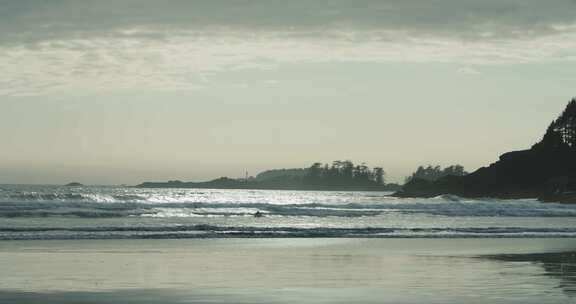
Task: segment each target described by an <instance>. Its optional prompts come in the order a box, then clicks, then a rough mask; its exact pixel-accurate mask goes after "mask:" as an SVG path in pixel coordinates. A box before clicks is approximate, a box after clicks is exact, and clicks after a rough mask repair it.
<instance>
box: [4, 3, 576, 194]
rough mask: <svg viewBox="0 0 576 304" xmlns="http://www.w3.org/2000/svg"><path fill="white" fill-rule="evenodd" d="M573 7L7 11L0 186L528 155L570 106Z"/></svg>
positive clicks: (481, 162) (209, 6) (408, 167)
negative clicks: (336, 163)
mask: <svg viewBox="0 0 576 304" xmlns="http://www.w3.org/2000/svg"><path fill="white" fill-rule="evenodd" d="M575 8H576V1H574V0H552V1H546V2H542V1H536V0H528V1H517V0H498V1H497V0H487V1H471V0H470V1H458V0H439V1H416V0H387V1H376V0H373V1H370V0H361V1H354V2H352V1H344V0H317V1H314V2H311V1H304V0H295V1H289V2H286V1H275V0H267V1H265V0H245V1H244V0H243V1H223V0H211V1H180V0H170V1H153V0H115V1H112V0H100V1H95V0H86V1H72V0H57V1H40V0H22V1H10V0H0V69H1V70H2V71H3V73H1V74H0V109H2V110H1V111H0V138H2V144H1V145H0V183H12V184H15V183H33V184H61V183H67V182H71V181H78V182H81V183H86V184H136V183H139V182H143V181H150V180H158V181H160V180H168V179H180V180H191V181H195V180H207V179H212V178H217V177H220V176H229V177H242V176H244V174H245V172H246V171H248V172H249V173H250V174H251V175H255V174H257V173H259V172H261V171H263V170H266V169H274V168H298V167H307V166H309V165H310V164H312V163H313V162H331V161H333V160H346V159H349V160H352V161H354V162H357V163H360V162H365V163H366V164H368V165H370V166H381V167H383V168H384V169H385V170H386V172H387V173H388V176H387V177H388V178H387V180H388V181H391V182H398V181H402V180H403V178H404V177H405V176H407V175H409V174H410V173H411V172H412V171H413V170H414V169H416V167H418V166H419V165H427V164H438V165H443V166H447V165H452V164H461V165H463V166H464V167H465V168H466V169H467V170H468V171H473V170H475V169H477V168H478V167H481V166H485V165H488V164H490V163H492V162H494V161H495V160H497V159H498V156H499V155H500V154H502V153H504V152H508V151H513V150H520V149H526V148H529V147H530V146H531V145H532V144H534V143H535V142H536V141H538V140H539V139H540V138H541V137H542V135H543V134H544V131H545V130H546V127H547V126H548V125H549V123H550V122H551V121H552V120H553V119H554V118H555V117H556V116H557V115H558V114H559V113H560V112H561V111H562V110H563V109H564V106H565V105H566V103H567V102H568V101H569V100H570V99H571V98H572V97H573V96H575V95H576V92H575V91H574V89H573V86H574V83H575V80H576V76H575V74H574V72H573V71H574V68H575V67H576V39H575V38H576V15H574V14H573V12H574V9H575Z"/></svg>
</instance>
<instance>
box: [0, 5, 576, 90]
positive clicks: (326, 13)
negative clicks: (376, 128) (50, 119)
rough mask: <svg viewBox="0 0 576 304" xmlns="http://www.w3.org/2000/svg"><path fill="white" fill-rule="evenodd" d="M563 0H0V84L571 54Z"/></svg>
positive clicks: (181, 82)
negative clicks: (328, 64)
mask: <svg viewBox="0 0 576 304" xmlns="http://www.w3.org/2000/svg"><path fill="white" fill-rule="evenodd" d="M575 8H576V2H575V1H569V0H549V1H539V0H538V1H537V0H523V1H520V0H485V1H471V0H434V1H416V0H388V1H382V0H358V1H348V0H318V1H308V0H293V1H279V0H238V1H223V0H212V1H200V0H190V1H185V0H171V1H155V0H114V1H112V0H98V1H96V0H86V1H75V0H74V1H73V0H54V1H41V0H19V1H2V0H0V69H1V70H2V71H3V73H2V74H0V95H31V94H45V93H51V92H68V91H82V92H92V91H106V90H122V89H138V88H142V87H144V88H147V89H155V90H197V89H201V88H203V87H205V86H207V85H209V79H208V78H207V77H206V75H207V74H210V73H215V72H222V71H227V70H240V69H273V68H275V67H277V66H278V65H281V64H290V63H317V62H375V63H388V62H411V63H430V62H434V63H446V62H448V63H456V64H460V65H462V66H464V67H465V68H461V69H459V70H458V72H459V73H463V74H472V73H475V72H477V71H476V70H473V69H472V68H470V66H471V65H476V66H478V65H485V64H501V63H515V64H518V63H527V62H542V61H574V60H575V58H576V15H574V14H573V12H574V9H575Z"/></svg>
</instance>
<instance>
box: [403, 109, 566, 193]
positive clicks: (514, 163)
mask: <svg viewBox="0 0 576 304" xmlns="http://www.w3.org/2000/svg"><path fill="white" fill-rule="evenodd" d="M443 194H453V195H458V196H462V197H494V198H502V199H519V198H539V199H540V200H541V201H546V202H563V203H576V99H572V100H571V101H570V102H569V103H568V106H567V107H566V109H565V110H564V112H562V114H561V115H560V116H559V117H558V118H557V119H556V120H554V121H553V122H552V123H551V124H550V126H549V127H548V129H547V131H546V133H545V134H544V136H543V138H542V140H541V141H540V142H538V143H536V144H535V145H533V146H532V148H530V149H528V150H523V151H515V152H508V153H505V154H503V155H502V156H501V157H500V159H499V160H498V161H497V162H495V163H493V164H491V165H490V166H488V167H483V168H480V169H478V170H477V171H475V172H472V173H471V174H467V175H463V176H454V175H447V176H445V177H442V178H439V179H437V180H426V179H423V178H414V179H411V180H409V181H407V183H406V184H405V185H404V187H403V189H402V190H400V191H398V192H397V193H395V196H398V197H434V196H439V195H443Z"/></svg>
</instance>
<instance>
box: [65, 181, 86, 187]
mask: <svg viewBox="0 0 576 304" xmlns="http://www.w3.org/2000/svg"><path fill="white" fill-rule="evenodd" d="M64 186H66V187H83V186H84V185H83V184H81V183H78V182H71V183H68V184H66V185H64Z"/></svg>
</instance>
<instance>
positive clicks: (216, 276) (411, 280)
mask: <svg viewBox="0 0 576 304" xmlns="http://www.w3.org/2000/svg"><path fill="white" fill-rule="evenodd" d="M0 269H1V270H2V271H1V275H0V303H63V304H67V303H106V304H108V303H576V239H192V240H102V241H20V242H15V241H4V242H0Z"/></svg>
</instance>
